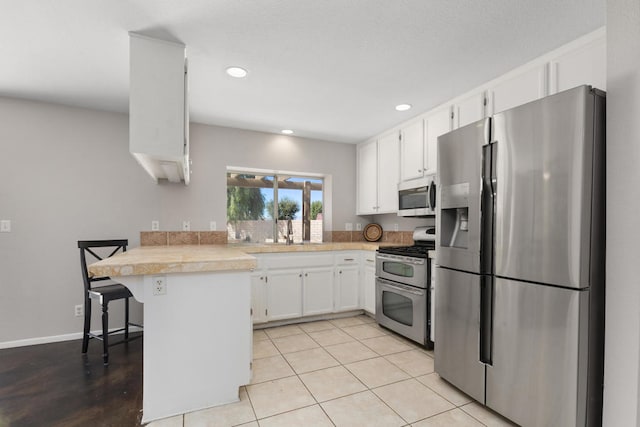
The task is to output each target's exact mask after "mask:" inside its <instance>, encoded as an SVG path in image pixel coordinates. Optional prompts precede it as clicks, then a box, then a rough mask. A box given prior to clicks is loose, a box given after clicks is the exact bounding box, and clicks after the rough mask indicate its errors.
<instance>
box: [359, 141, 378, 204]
mask: <svg viewBox="0 0 640 427" xmlns="http://www.w3.org/2000/svg"><path fill="white" fill-rule="evenodd" d="M357 151H358V208H357V211H358V212H357V213H358V215H366V214H372V213H376V206H377V198H376V193H377V191H378V190H377V173H378V172H377V167H378V166H377V161H378V157H377V143H376V141H372V142H366V143H363V144H360V145H358V149H357Z"/></svg>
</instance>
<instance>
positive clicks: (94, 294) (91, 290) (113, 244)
mask: <svg viewBox="0 0 640 427" xmlns="http://www.w3.org/2000/svg"><path fill="white" fill-rule="evenodd" d="M128 244H129V241H128V240H126V239H120V240H79V241H78V248H80V266H81V267H82V279H83V282H84V332H83V334H82V353H86V352H87V349H88V347H89V340H90V339H91V338H95V339H98V340H101V341H102V346H103V353H102V358H103V361H104V364H105V365H108V364H109V346H111V345H116V344H122V343H125V342H129V341H131V340H133V339H136V338H140V336H136V337H133V338H129V325H132V326H138V327H142V326H141V325H137V324H135V323H131V322H129V297H132V296H133V295H132V294H131V291H129V289H127V287H126V286H124V285H122V284H120V283H111V284H108V285H104V286H96V287H94V286H92V284H93V283H94V282H101V281H105V280H111V278H110V277H106V276H105V277H94V276H92V275H91V274H89V269H88V268H87V265H88V263H87V253H88V254H90V255H91V256H93V257H94V258H95V260H96V261H99V260H102V259H105V258H109V257H111V256H113V255H115V254H116V253H118V252H119V251H122V252H125V251H126V250H127V245H128ZM98 248H101V249H102V248H104V249H106V252H107V253H108V255H107V256H101V255H100V254H99V253H98V252H100V250H99V249H98ZM109 251H111V252H109ZM92 262H93V261H92ZM111 281H112V280H111ZM112 282H113V281H112ZM93 299H95V300H98V302H99V303H100V305H101V306H102V333H101V334H94V333H92V332H91V300H93ZM118 299H124V301H125V312H124V313H125V314H124V316H125V317H124V327H123V328H119V329H116V330H113V331H109V303H110V302H111V301H114V300H118ZM122 331H124V339H123V340H120V341H117V342H115V343H109V335H111V334H115V333H118V332H122Z"/></svg>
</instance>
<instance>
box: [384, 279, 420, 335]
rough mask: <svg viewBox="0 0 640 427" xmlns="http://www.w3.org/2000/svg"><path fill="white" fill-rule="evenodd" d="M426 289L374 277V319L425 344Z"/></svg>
mask: <svg viewBox="0 0 640 427" xmlns="http://www.w3.org/2000/svg"><path fill="white" fill-rule="evenodd" d="M427 292H429V291H428V289H420V288H414V287H413V286H407V285H403V284H401V283H395V282H391V281H389V280H384V279H380V278H377V279H376V321H377V322H378V324H380V325H382V326H384V327H387V328H389V329H391V330H392V331H394V332H397V333H398V334H400V335H402V336H404V337H406V338H409V339H411V340H413V341H416V342H418V343H420V344H422V345H426V343H427Z"/></svg>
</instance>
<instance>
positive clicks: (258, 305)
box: [251, 274, 267, 323]
mask: <svg viewBox="0 0 640 427" xmlns="http://www.w3.org/2000/svg"><path fill="white" fill-rule="evenodd" d="M251 310H252V311H253V323H263V322H266V321H267V290H266V282H265V276H264V275H263V274H252V275H251Z"/></svg>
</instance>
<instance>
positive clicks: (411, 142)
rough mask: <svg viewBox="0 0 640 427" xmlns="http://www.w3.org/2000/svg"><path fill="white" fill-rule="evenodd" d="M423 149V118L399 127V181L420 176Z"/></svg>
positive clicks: (422, 171) (422, 166) (422, 167)
mask: <svg viewBox="0 0 640 427" xmlns="http://www.w3.org/2000/svg"><path fill="white" fill-rule="evenodd" d="M423 149H424V120H418V121H416V122H413V123H412V124H410V125H408V126H405V127H403V128H402V129H400V181H408V180H410V179H415V178H420V177H422V174H423V173H424V170H423V169H424V165H423V164H422V160H423V158H424V154H423V152H422V150H423ZM381 159H383V158H382V157H381ZM383 161H384V160H383Z"/></svg>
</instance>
